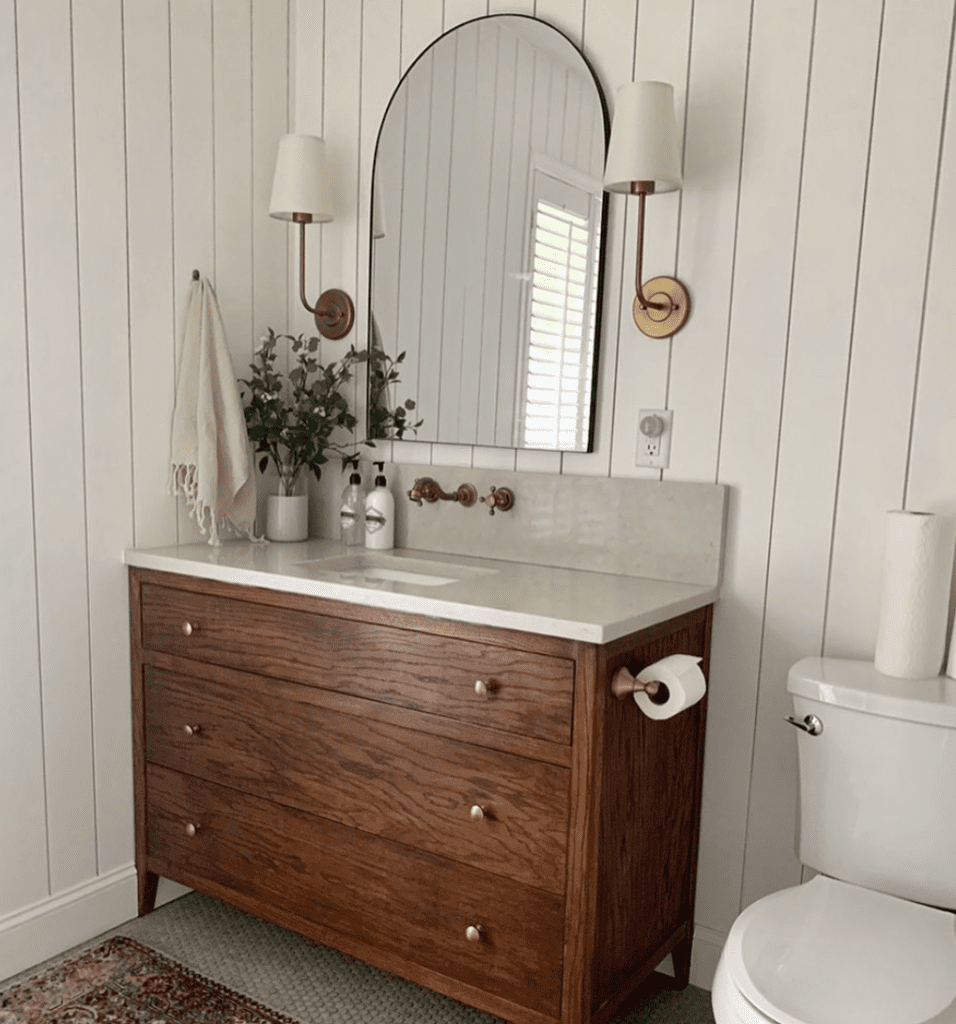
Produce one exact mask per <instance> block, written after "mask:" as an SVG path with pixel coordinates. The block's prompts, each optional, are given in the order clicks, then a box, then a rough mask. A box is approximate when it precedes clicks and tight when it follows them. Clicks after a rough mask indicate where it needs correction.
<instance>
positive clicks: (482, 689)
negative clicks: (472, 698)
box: [475, 679, 494, 700]
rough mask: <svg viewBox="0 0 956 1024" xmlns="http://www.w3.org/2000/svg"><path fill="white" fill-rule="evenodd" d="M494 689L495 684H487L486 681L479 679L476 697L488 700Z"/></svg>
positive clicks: (476, 683)
mask: <svg viewBox="0 0 956 1024" xmlns="http://www.w3.org/2000/svg"><path fill="white" fill-rule="evenodd" d="M493 689H494V683H486V682H485V681H484V679H479V680H477V681H476V682H475V695H476V696H478V697H481V698H482V699H484V700H487V699H488V696H489V694H490V693H491V691H492V690H493Z"/></svg>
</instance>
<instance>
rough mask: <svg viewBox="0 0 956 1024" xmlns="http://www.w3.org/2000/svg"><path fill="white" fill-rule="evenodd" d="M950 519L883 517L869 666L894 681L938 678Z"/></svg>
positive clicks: (953, 523) (953, 530)
mask: <svg viewBox="0 0 956 1024" xmlns="http://www.w3.org/2000/svg"><path fill="white" fill-rule="evenodd" d="M954 548H956V519H954V518H953V517H952V516H946V515H935V514H933V513H931V512H888V513H887V519H886V555H885V559H884V563H883V587H882V592H881V596H880V617H879V626H878V627H877V633H876V654H875V656H874V659H873V661H874V664H875V665H876V669H877V671H878V672H882V673H883V674H884V675H888V676H896V677H898V678H900V679H927V678H929V677H931V676H938V675H939V672H940V667H941V666H942V663H943V655H944V653H945V650H946V624H947V618H948V613H949V588H950V582H951V580H952V578H953V551H954Z"/></svg>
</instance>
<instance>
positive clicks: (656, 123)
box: [604, 82, 681, 192]
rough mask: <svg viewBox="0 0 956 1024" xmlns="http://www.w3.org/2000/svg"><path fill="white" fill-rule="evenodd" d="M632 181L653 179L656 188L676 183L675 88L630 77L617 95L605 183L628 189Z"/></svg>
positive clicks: (678, 177) (660, 189) (609, 187)
mask: <svg viewBox="0 0 956 1024" xmlns="http://www.w3.org/2000/svg"><path fill="white" fill-rule="evenodd" d="M633 181H652V182H654V191H655V192H672V191H673V190H674V189H676V188H680V186H681V172H680V140H679V139H678V137H677V119H676V118H675V117H674V87H673V86H672V85H669V84H668V83H667V82H629V83H628V84H627V85H625V86H623V87H622V88H621V89H620V90H619V92H618V94H617V101H616V104H615V108H614V120H613V123H612V126H611V144H610V146H609V147H608V153H607V163H606V164H605V166H604V187H605V189H607V191H608V192H630V191H631V182H633Z"/></svg>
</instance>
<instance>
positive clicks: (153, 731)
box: [145, 667, 570, 894]
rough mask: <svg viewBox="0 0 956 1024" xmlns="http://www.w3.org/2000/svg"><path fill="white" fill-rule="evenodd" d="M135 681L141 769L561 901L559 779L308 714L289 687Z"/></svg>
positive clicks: (157, 674) (497, 758) (563, 797)
mask: <svg viewBox="0 0 956 1024" xmlns="http://www.w3.org/2000/svg"><path fill="white" fill-rule="evenodd" d="M145 678H146V689H145V710H146V758H147V760H148V761H151V762H155V763H157V764H162V765H165V766H166V767H167V768H173V769H176V770H178V771H181V772H186V773H188V774H190V775H196V776H200V777H202V778H204V779H208V780H210V781H213V782H218V783H221V784H223V785H227V786H232V787H234V788H238V789H242V790H244V791H246V792H248V793H252V794H254V795H257V796H260V797H264V798H267V799H270V800H277V801H279V802H281V803H283V804H287V805H289V806H291V807H297V808H299V809H300V810H304V811H309V812H310V813H313V814H318V815H321V816H322V817H324V818H331V819H332V820H334V821H337V822H340V823H342V824H345V825H349V826H351V827H353V828H357V829H360V830H362V831H363V832H370V833H373V834H375V835H378V836H382V837H385V838H387V839H393V840H395V841H396V842H400V843H403V844H405V845H406V846H413V847H416V848H418V849H421V850H426V851H428V852H431V853H435V854H439V855H441V856H445V857H449V858H451V859H453V860H456V861H460V862H462V863H466V864H470V865H472V866H474V867H479V868H482V869H484V870H486V871H491V872H494V873H495V874H501V875H505V876H507V877H509V878H513V879H516V880H518V881H521V882H525V883H526V884H528V885H535V886H537V887H539V888H542V889H547V890H548V891H550V892H553V893H556V894H560V893H562V892H563V891H564V881H565V865H566V848H567V822H568V791H569V783H570V772H569V770H568V769H566V768H559V767H557V766H555V765H550V764H544V763H539V762H537V761H532V760H529V759H528V758H524V757H518V756H516V755H514V754H507V753H502V752H499V751H495V750H490V749H487V748H484V747H479V746H476V745H474V744H470V743H460V742H456V741H454V740H449V739H444V738H442V737H439V736H432V735H429V734H428V733H427V732H424V731H421V732H420V731H417V730H414V729H405V728H402V727H401V726H398V725H393V724H390V723H386V722H381V721H377V720H375V719H374V718H373V717H366V718H362V717H358V716H355V715H351V714H343V713H342V712H339V711H333V710H330V709H328V708H323V707H317V706H315V705H314V704H312V703H309V702H308V701H307V697H308V694H309V692H310V690H309V688H308V687H304V686H299V685H297V684H295V683H280V682H272V681H270V680H265V679H259V680H257V681H256V682H253V681H251V680H249V679H248V678H247V677H243V676H240V675H238V674H237V675H235V676H234V677H233V678H232V679H231V681H229V682H228V683H224V684H220V683H215V682H212V681H210V680H205V679H196V678H192V677H186V676H179V675H175V674H172V673H169V672H166V671H164V670H159V669H155V668H149V667H148V668H147V669H146V677H145ZM279 690H281V691H282V692H281V693H279V692H276V691H279ZM313 692H314V691H313ZM296 697H300V698H302V699H299V700H297V699H296ZM187 727H188V729H189V730H191V732H187ZM474 808H479V809H480V812H479V811H477V810H476V811H474V813H475V819H473V818H472V813H473V809H474ZM481 813H483V815H484V816H483V817H482V816H480V814H481Z"/></svg>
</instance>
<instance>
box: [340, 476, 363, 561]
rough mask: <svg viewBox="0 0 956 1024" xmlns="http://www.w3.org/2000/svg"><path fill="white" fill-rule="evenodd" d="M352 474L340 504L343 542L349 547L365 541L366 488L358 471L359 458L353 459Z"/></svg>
mask: <svg viewBox="0 0 956 1024" xmlns="http://www.w3.org/2000/svg"><path fill="white" fill-rule="evenodd" d="M350 464H351V466H352V475H351V476H350V477H349V483H348V487H346V488H345V490H344V491H342V503H341V505H340V506H339V524H340V527H341V538H342V543H343V544H346V545H348V546H349V547H354V546H355V545H356V544H364V543H365V490H364V488H363V487H362V478H361V476H359V472H358V468H359V466H358V459H357V458H355V459H351V460H350Z"/></svg>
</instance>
